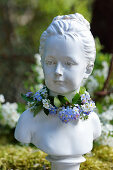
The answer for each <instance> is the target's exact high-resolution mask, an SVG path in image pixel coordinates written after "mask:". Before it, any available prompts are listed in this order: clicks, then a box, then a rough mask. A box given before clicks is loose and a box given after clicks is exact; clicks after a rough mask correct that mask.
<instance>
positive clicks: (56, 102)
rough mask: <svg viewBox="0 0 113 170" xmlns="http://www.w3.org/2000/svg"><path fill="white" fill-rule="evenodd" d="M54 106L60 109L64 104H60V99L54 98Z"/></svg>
mask: <svg viewBox="0 0 113 170" xmlns="http://www.w3.org/2000/svg"><path fill="white" fill-rule="evenodd" d="M54 105H55V106H56V107H60V106H61V105H62V103H61V102H60V100H59V99H58V97H54Z"/></svg>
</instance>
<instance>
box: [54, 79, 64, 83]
mask: <svg viewBox="0 0 113 170" xmlns="http://www.w3.org/2000/svg"><path fill="white" fill-rule="evenodd" d="M54 82H55V83H56V84H63V83H64V81H62V80H55V81H54Z"/></svg>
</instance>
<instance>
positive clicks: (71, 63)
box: [65, 61, 76, 66]
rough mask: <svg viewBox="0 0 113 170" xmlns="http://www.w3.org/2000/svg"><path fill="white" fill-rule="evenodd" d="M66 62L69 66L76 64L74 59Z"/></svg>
mask: <svg viewBox="0 0 113 170" xmlns="http://www.w3.org/2000/svg"><path fill="white" fill-rule="evenodd" d="M65 64H66V65H67V66H72V65H76V63H75V62H73V61H67V62H66V63H65Z"/></svg>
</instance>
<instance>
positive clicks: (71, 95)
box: [49, 87, 80, 103]
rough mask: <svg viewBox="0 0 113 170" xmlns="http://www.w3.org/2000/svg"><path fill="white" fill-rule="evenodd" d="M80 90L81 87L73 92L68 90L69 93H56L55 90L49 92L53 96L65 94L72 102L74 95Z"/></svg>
mask: <svg viewBox="0 0 113 170" xmlns="http://www.w3.org/2000/svg"><path fill="white" fill-rule="evenodd" d="M79 90H80V87H79V88H78V89H77V90H74V91H71V92H68V93H63V94H60V93H56V92H54V91H51V90H49V94H50V95H51V96H58V95H62V96H65V97H66V98H67V99H68V100H69V102H70V103H71V102H72V99H73V97H74V95H75V94H76V93H79Z"/></svg>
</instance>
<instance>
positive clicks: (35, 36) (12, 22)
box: [0, 0, 93, 56]
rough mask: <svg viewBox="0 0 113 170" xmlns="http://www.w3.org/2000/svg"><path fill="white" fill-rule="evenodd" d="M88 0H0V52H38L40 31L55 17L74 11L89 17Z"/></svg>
mask: <svg viewBox="0 0 113 170" xmlns="http://www.w3.org/2000/svg"><path fill="white" fill-rule="evenodd" d="M92 1H93V0H91V1H89V0H46V2H45V0H26V1H25V0H23V1H21V0H12V1H8V0H2V1H0V6H1V7H3V8H1V11H0V14H1V15H0V28H2V29H1V31H2V32H1V38H0V40H1V41H0V53H1V54H3V53H4V52H5V54H7V55H9V54H12V55H13V54H16V55H20V54H21V55H23V56H24V55H29V56H32V55H33V54H35V53H36V52H38V47H39V39H40V36H41V34H42V32H43V31H44V30H45V29H46V28H47V27H48V25H49V24H50V23H51V21H52V19H53V18H54V17H55V16H57V15H64V14H70V13H75V12H78V13H81V14H83V15H84V16H85V17H86V19H88V20H90V19H91V5H92ZM4 13H5V15H4ZM6 16H7V18H6ZM7 25H8V26H7ZM4 30H5V31H6V32H4ZM10 49H11V50H10Z"/></svg>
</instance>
